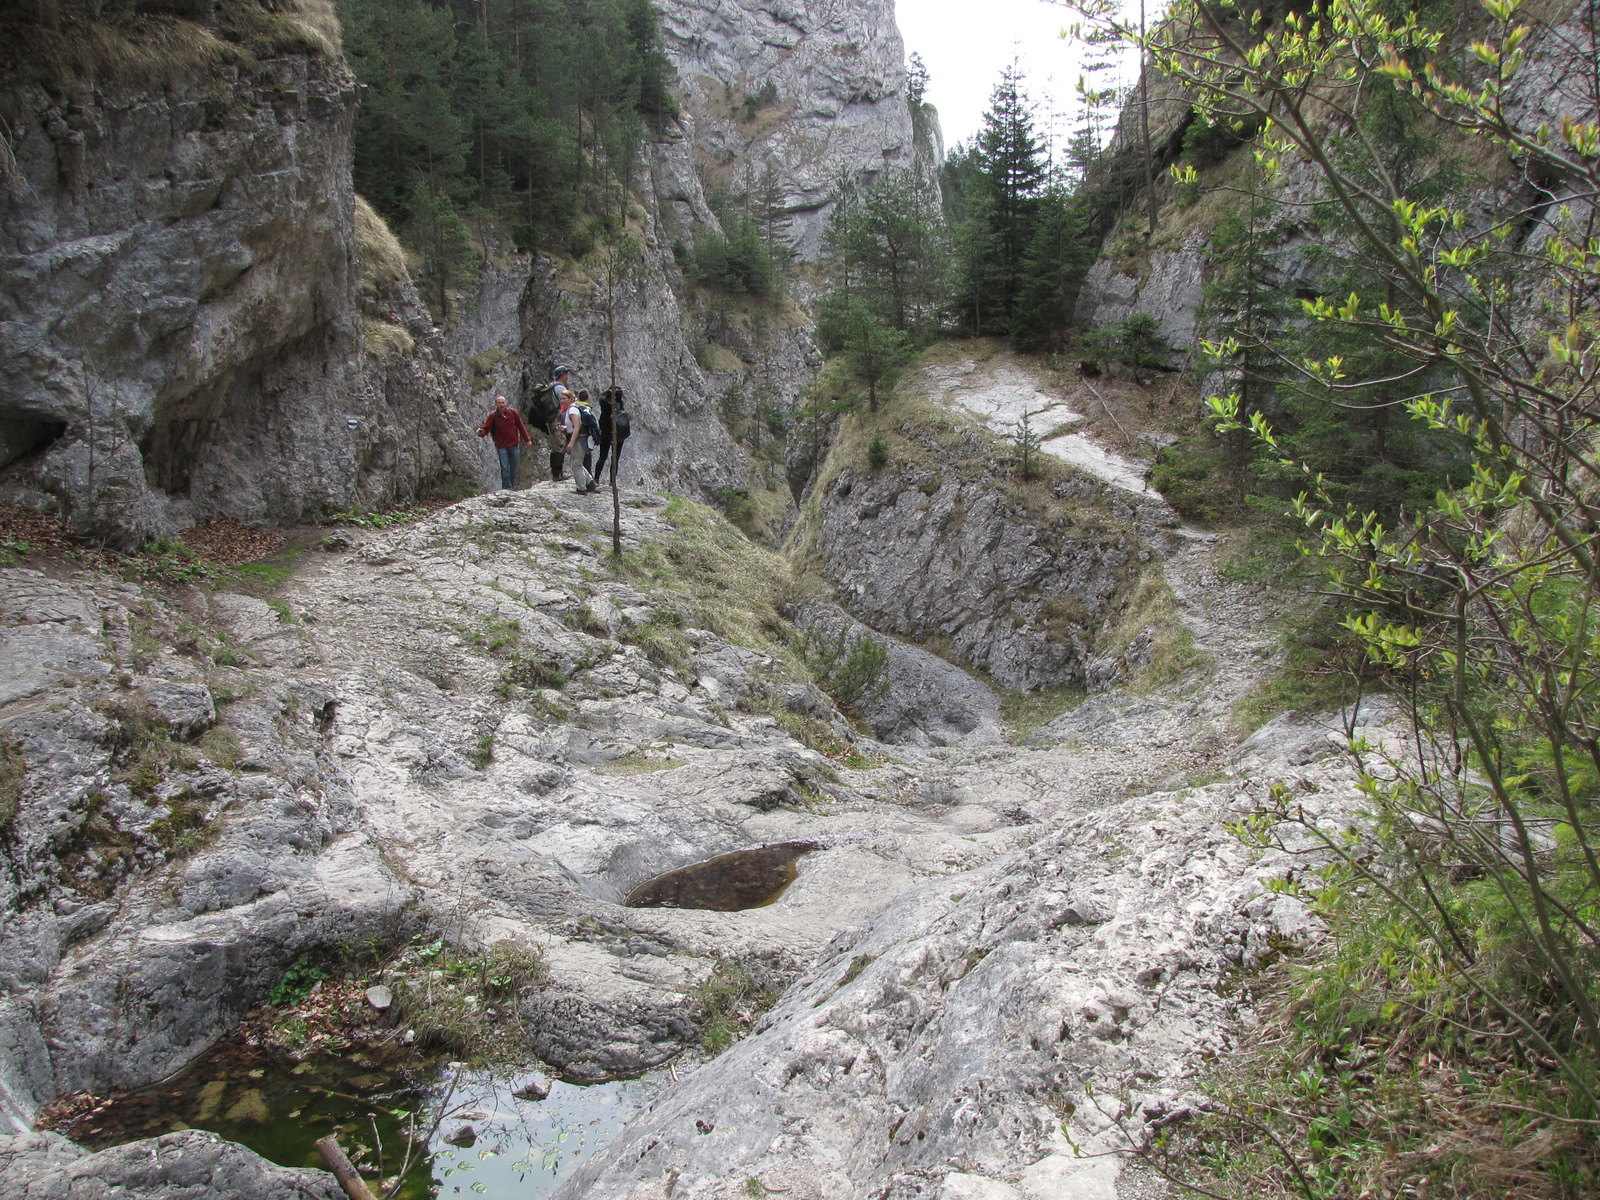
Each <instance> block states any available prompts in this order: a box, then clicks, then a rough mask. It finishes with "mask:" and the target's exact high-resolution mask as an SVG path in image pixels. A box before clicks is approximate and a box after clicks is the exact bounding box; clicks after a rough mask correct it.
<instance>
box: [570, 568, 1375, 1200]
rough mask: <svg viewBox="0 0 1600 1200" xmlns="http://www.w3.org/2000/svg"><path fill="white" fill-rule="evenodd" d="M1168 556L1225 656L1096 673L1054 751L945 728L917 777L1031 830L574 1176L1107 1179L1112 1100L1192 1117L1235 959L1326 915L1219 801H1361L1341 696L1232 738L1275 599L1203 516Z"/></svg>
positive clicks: (813, 976) (1237, 1027)
mask: <svg viewBox="0 0 1600 1200" xmlns="http://www.w3.org/2000/svg"><path fill="white" fill-rule="evenodd" d="M1168 579H1169V582H1170V583H1171V584H1172V586H1173V588H1174V591H1175V593H1176V594H1177V596H1178V598H1179V602H1180V605H1181V607H1182V611H1183V615H1184V618H1185V620H1186V621H1189V622H1190V623H1191V630H1192V632H1193V633H1194V634H1195V636H1196V639H1197V641H1198V642H1199V644H1200V645H1201V646H1202V647H1203V648H1204V649H1205V650H1206V651H1207V652H1208V653H1210V654H1211V655H1212V656H1213V658H1212V666H1211V668H1210V670H1209V672H1208V673H1207V674H1206V676H1205V677H1204V678H1203V679H1202V680H1199V681H1193V682H1191V683H1190V684H1189V685H1188V686H1186V687H1185V688H1184V689H1183V690H1182V691H1181V692H1179V693H1177V694H1171V693H1168V694H1160V695H1156V696H1151V697H1134V696H1122V695H1116V694H1109V695H1106V696H1103V697H1097V698H1096V699H1094V700H1091V701H1089V702H1088V703H1086V704H1085V705H1084V706H1082V708H1080V709H1079V710H1077V712H1075V713H1070V714H1068V715H1067V716H1066V717H1063V718H1062V719H1061V720H1060V721H1059V722H1057V723H1056V725H1055V726H1054V727H1052V730H1051V732H1049V733H1047V734H1045V735H1043V736H1041V737H1040V738H1039V739H1037V745H1038V747H1039V748H1038V749H1035V750H1031V751H1030V750H1025V749H1017V748H1010V747H1007V748H992V749H986V750H972V749H949V750H940V751H933V752H929V758H928V761H927V762H926V763H924V764H923V765H922V770H921V773H922V782H921V788H922V790H923V791H924V794H928V795H935V794H937V795H940V796H941V797H944V798H946V799H949V800H956V799H959V800H960V801H961V803H960V805H959V807H958V809H957V811H958V812H963V815H964V819H966V820H968V821H970V825H969V827H971V828H979V827H981V825H980V822H979V821H978V820H977V819H976V818H977V815H978V814H979V813H982V814H986V815H987V816H988V818H989V820H990V821H991V822H994V823H995V824H996V825H997V824H998V823H999V822H1001V821H1007V820H1021V821H1024V822H1027V823H1026V824H1024V825H1022V826H1020V830H1021V831H1022V832H1025V833H1027V834H1028V835H1029V844H1028V845H1026V846H1025V847H1022V848H1019V849H1018V850H1016V851H1014V852H1013V853H1011V854H1009V855H1005V856H1003V857H998V858H996V859H994V860H992V861H990V862H988V863H986V864H984V865H982V866H979V867H977V868H976V869H974V870H971V871H967V872H963V873H961V874H957V875H952V876H949V877H946V878H943V879H939V880H937V881H930V882H927V883H924V884H922V885H920V886H917V887H915V888H913V889H910V890H908V891H906V892H903V893H901V894H900V895H899V896H898V897H897V898H896V899H895V900H894V902H893V903H892V904H890V905H889V906H888V907H887V908H885V909H884V910H883V911H882V912H881V913H880V914H879V915H877V916H876V917H874V918H873V919H872V920H870V921H867V922H864V923H861V924H859V925H857V926H855V927H853V928H849V929H845V930H841V931H840V933H839V934H838V935H837V936H836V937H835V938H834V939H833V940H832V941H831V942H830V943H829V945H828V946H827V948H826V949H825V950H824V951H823V953H822V954H821V956H820V957H819V958H818V960H817V962H816V964H815V965H814V966H813V967H812V968H811V969H810V970H809V971H808V972H806V973H805V975H803V976H802V977H801V979H800V980H799V981H798V982H797V983H795V984H794V985H792V986H791V988H790V989H789V991H788V992H787V993H786V994H785V997H784V999H783V1000H782V1002H780V1004H779V1005H778V1006H777V1007H776V1008H775V1009H774V1010H773V1011H772V1012H771V1013H769V1014H768V1016H767V1017H766V1018H765V1019H764V1022H763V1026H764V1027H763V1028H760V1029H759V1030H758V1031H757V1032H756V1033H755V1034H754V1035H753V1036H751V1037H750V1038H748V1039H746V1040H745V1041H743V1042H741V1043H739V1044H737V1045H736V1046H734V1047H733V1048H732V1049H731V1050H729V1051H728V1052H727V1053H725V1054H724V1055H722V1056H721V1057H719V1058H717V1059H715V1060H713V1061H712V1062H710V1063H709V1064H707V1065H705V1066H703V1067H701V1068H700V1069H699V1070H697V1071H695V1072H694V1073H692V1074H688V1075H687V1076H686V1077H685V1078H684V1081H683V1082H682V1084H680V1085H679V1086H678V1087H676V1088H673V1089H671V1090H669V1091H667V1092H666V1093H664V1094H663V1095H662V1097H661V1098H660V1099H659V1100H658V1101H657V1102H656V1104H655V1105H654V1106H653V1107H652V1108H651V1109H650V1110H649V1111H647V1112H646V1113H644V1114H642V1115H641V1116H639V1117H638V1118H636V1119H635V1120H634V1121H633V1123H632V1124H630V1126H629V1128H628V1129H627V1130H625V1131H624V1133H623V1135H622V1137H621V1138H619V1139H618V1141H617V1142H615V1143H614V1144H613V1145H612V1146H610V1147H609V1148H608V1149H607V1150H606V1151H605V1152H604V1153H603V1154H601V1155H599V1156H597V1157H596V1158H594V1159H592V1160H591V1161H590V1162H589V1163H588V1164H586V1165H585V1167H584V1168H583V1169H582V1171H580V1172H579V1174H578V1175H576V1176H575V1177H574V1178H573V1179H572V1180H570V1181H569V1182H568V1183H567V1184H566V1185H565V1187H564V1189H563V1191H562V1192H560V1193H559V1195H561V1196H562V1197H569V1198H571V1200H576V1198H577V1197H584V1198H586V1200H622V1198H624V1197H625V1198H627V1200H665V1198H666V1197H668V1196H671V1197H673V1198H675V1200H677V1198H682V1197H690V1198H693V1200H711V1198H716V1200H724V1198H729V1200H731V1198H732V1197H735V1196H737V1195H739V1194H740V1192H741V1190H742V1189H743V1187H744V1181H745V1180H747V1179H750V1178H757V1179H760V1180H761V1182H762V1183H763V1184H764V1185H765V1186H766V1187H768V1188H769V1189H772V1190H774V1191H776V1190H780V1189H788V1190H789V1191H790V1193H791V1194H794V1195H803V1196H816V1197H822V1196H826V1197H830V1198H833V1197H837V1198H840V1200H868V1198H875V1197H889V1198H891V1200H912V1198H913V1197H915V1198H919V1200H937V1198H941V1197H950V1198H962V1200H965V1198H971V1197H976V1198H982V1200H1060V1198H1061V1197H1074V1198H1078V1197H1083V1198H1087V1200H1114V1197H1115V1196H1117V1195H1118V1188H1117V1182H1118V1176H1119V1175H1120V1174H1121V1172H1122V1170H1123V1166H1122V1162H1121V1160H1120V1159H1119V1158H1118V1157H1116V1156H1115V1155H1114V1154H1113V1155H1111V1156H1108V1157H1104V1158H1081V1157H1079V1156H1078V1154H1077V1152H1076V1151H1075V1149H1074V1144H1075V1145H1076V1146H1078V1147H1081V1148H1082V1149H1084V1150H1087V1151H1089V1152H1091V1153H1092V1152H1096V1151H1116V1150H1118V1149H1119V1148H1124V1147H1125V1146H1126V1143H1125V1142H1124V1141H1122V1140H1121V1137H1120V1134H1119V1132H1118V1128H1117V1125H1116V1121H1117V1120H1121V1121H1123V1122H1125V1123H1127V1125H1128V1127H1129V1128H1132V1129H1137V1128H1139V1127H1141V1126H1143V1125H1144V1124H1145V1123H1146V1122H1151V1121H1158V1120H1164V1119H1169V1118H1178V1119H1181V1115H1182V1112H1183V1110H1184V1109H1185V1108H1186V1107H1192V1106H1193V1105H1194V1104H1196V1103H1198V1102H1200V1096H1199V1093H1198V1090H1197V1087H1196V1082H1195V1079H1194V1076H1195V1072H1196V1070H1197V1069H1198V1067H1199V1066H1200V1063H1201V1060H1202V1059H1204V1058H1206V1057H1209V1056H1211V1055H1214V1054H1226V1053H1227V1051H1228V1049H1229V1047H1230V1046H1231V1045H1233V1044H1234V1042H1235V1040H1236V1039H1237V1038H1240V1037H1245V1036H1248V1031H1249V1022H1250V1014H1249V1013H1248V1011H1246V1010H1243V1009H1241V1008H1240V1007H1238V1002H1237V999H1236V998H1231V997H1230V996H1229V995H1227V994H1225V992H1224V991H1223V990H1221V989H1219V987H1218V984H1219V981H1220V980H1221V978H1222V974H1223V972H1225V971H1226V970H1228V969H1230V968H1232V967H1235V966H1242V967H1245V968H1247V969H1248V968H1250V967H1252V966H1253V965H1255V964H1257V963H1259V962H1260V961H1262V959H1263V957H1264V956H1266V955H1269V954H1270V953H1272V946H1273V944H1274V943H1275V940H1276V939H1288V940H1291V941H1299V942H1306V941H1308V940H1310V939H1312V938H1314V937H1315V936H1317V929H1316V926H1315V924H1314V922H1312V921H1311V920H1310V919H1309V918H1308V916H1307V914H1306V912H1305V911H1304V910H1303V909H1302V908H1301V906H1300V905H1299V904H1298V902H1295V901H1292V900H1289V899H1287V898H1284V897H1276V896H1273V895H1271V894H1270V893H1267V892H1266V891H1265V890H1264V889H1263V887H1262V885H1261V883H1260V882H1259V881H1260V879H1261V878H1262V877H1263V876H1267V875H1270V874H1272V873H1273V872H1274V871H1275V870H1281V869H1282V868H1283V867H1285V866H1286V865H1287V863H1288V859H1287V856H1281V855H1279V854H1277V853H1276V852H1274V853H1269V854H1266V855H1263V854H1261V853H1260V852H1259V851H1256V850H1254V849H1252V848H1250V847H1248V846H1246V845H1245V844H1244V843H1242V842H1240V841H1239V840H1238V839H1237V838H1235V837H1234V836H1233V835H1232V834H1230V833H1229V832H1228V830H1227V829H1226V828H1225V825H1226V823H1227V822H1229V821H1231V820H1236V819H1237V818H1238V817H1239V816H1241V815H1243V814H1245V813H1248V812H1250V811H1252V810H1253V808H1254V807H1255V806H1256V805H1257V804H1259V803H1261V802H1262V801H1264V799H1265V795H1266V790H1267V787H1268V785H1269V784H1270V783H1272V782H1273V781H1277V780H1281V781H1283V782H1285V783H1286V784H1287V785H1288V786H1289V787H1290V788H1291V790H1292V791H1293V793H1294V794H1295V796H1296V799H1297V800H1299V801H1301V802H1303V803H1304V804H1305V805H1307V807H1308V811H1310V812H1312V813H1315V814H1321V815H1324V816H1326V817H1327V818H1329V819H1333V820H1343V819H1344V818H1345V816H1346V815H1347V814H1348V813H1350V812H1351V811H1353V810H1354V808H1355V807H1356V806H1357V805H1358V804H1359V793H1358V791H1357V790H1356V787H1355V783H1356V772H1355V770H1354V768H1353V764H1352V763H1350V761H1349V760H1348V757H1347V756H1346V755H1345V754H1344V753H1343V752H1342V751H1341V750H1340V746H1342V745H1344V744H1345V737H1346V732H1347V726H1346V723H1345V721H1344V719H1342V718H1336V717H1327V718H1322V719H1320V720H1317V721H1303V722H1288V723H1284V724H1281V725H1280V726H1279V727H1277V728H1274V729H1266V730H1263V731H1262V734H1261V735H1260V736H1258V737H1257V738H1253V739H1251V741H1250V742H1249V743H1247V744H1246V745H1245V746H1244V747H1243V748H1242V750H1241V752H1240V753H1239V754H1238V756H1237V757H1236V758H1235V757H1234V754H1233V752H1232V751H1231V750H1229V749H1228V748H1227V745H1228V741H1229V739H1228V738H1227V736H1226V734H1225V729H1226V724H1227V721H1228V719H1229V717H1228V713H1229V710H1230V708H1231V704H1232V700H1233V698H1234V697H1235V696H1237V695H1238V694H1239V691H1240V689H1242V688H1245V687H1248V686H1249V684H1250V681H1251V680H1252V678H1253V677H1254V673H1255V671H1256V670H1259V663H1260V660H1259V659H1254V660H1253V659H1252V657H1251V651H1252V650H1253V649H1254V648H1256V647H1257V646H1259V645H1260V643H1259V640H1258V638H1259V634H1258V632H1257V631H1259V629H1260V628H1261V624H1262V620H1263V617H1264V616H1265V615H1266V612H1267V611H1270V609H1267V610H1264V609H1263V604H1264V603H1266V601H1267V598H1266V597H1265V596H1264V595H1262V594H1260V593H1254V592H1252V591H1250V590H1248V589H1244V588H1240V587H1238V586H1236V585H1231V584H1228V583H1227V582H1225V581H1224V580H1223V579H1222V578H1221V577H1219V576H1218V575H1217V574H1216V572H1215V570H1214V568H1213V567H1212V565H1211V562H1210V543H1209V542H1207V541H1205V540H1199V539H1186V540H1185V542H1184V549H1182V550H1181V551H1180V552H1179V553H1178V554H1177V555H1176V556H1175V557H1174V558H1173V559H1172V560H1170V561H1169V563H1168ZM1348 716H1349V718H1350V724H1352V725H1354V727H1355V728H1356V729H1357V730H1358V731H1364V732H1365V733H1366V735H1367V736H1368V737H1369V738H1371V739H1372V740H1373V741H1374V742H1375V743H1377V742H1380V741H1381V740H1382V739H1384V738H1388V737H1393V736H1396V735H1399V734H1400V733H1401V729H1400V727H1399V726H1398V725H1397V724H1396V723H1395V711H1394V709H1393V707H1392V706H1385V705H1381V704H1380V705H1372V706H1368V707H1364V709H1363V711H1362V712H1361V713H1359V714H1348ZM1289 726H1292V729H1290V728H1289ZM1230 760H1232V764H1231V766H1229V764H1230ZM1219 766H1222V767H1227V768H1228V770H1227V772H1226V777H1225V778H1223V779H1222V780H1220V781H1218V782H1215V783H1211V784H1209V785H1206V786H1201V787H1185V786H1184V780H1185V778H1186V777H1187V776H1190V775H1192V774H1197V773H1201V772H1205V773H1206V774H1208V775H1210V774H1213V773H1215V771H1216V768H1217V767H1219ZM968 812H970V813H971V815H970V816H968V815H966V814H967V813H968ZM993 827H995V826H994V825H991V828H993ZM1091 1084H1092V1085H1093V1094H1092V1095H1091V1094H1090V1091H1089V1085H1091ZM1069 1137H1070V1141H1069Z"/></svg>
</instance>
